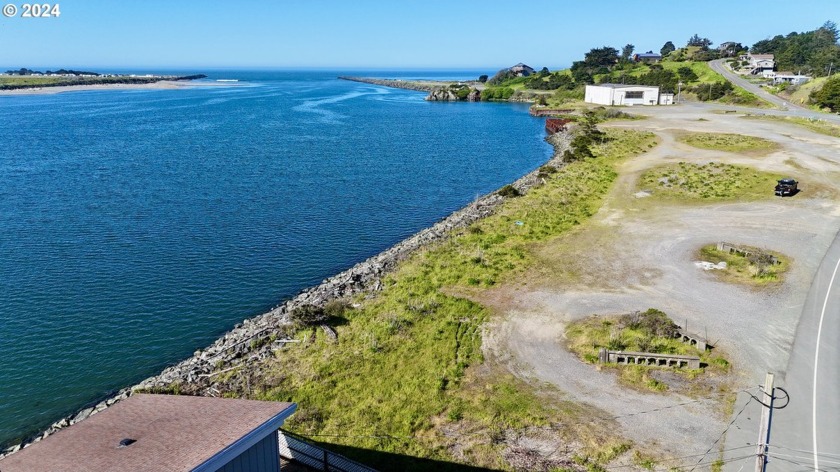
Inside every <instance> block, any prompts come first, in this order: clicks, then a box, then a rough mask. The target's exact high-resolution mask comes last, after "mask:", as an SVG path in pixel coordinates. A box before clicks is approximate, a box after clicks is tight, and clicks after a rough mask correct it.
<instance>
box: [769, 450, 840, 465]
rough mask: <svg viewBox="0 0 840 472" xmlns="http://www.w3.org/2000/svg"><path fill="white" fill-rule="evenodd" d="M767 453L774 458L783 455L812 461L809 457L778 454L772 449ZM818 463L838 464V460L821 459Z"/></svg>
mask: <svg viewBox="0 0 840 472" xmlns="http://www.w3.org/2000/svg"><path fill="white" fill-rule="evenodd" d="M767 455H768V456H769V457H775V458H779V459H780V458H783V457H784V458H788V459H799V460H804V461H811V462H813V460H812V458H811V457H802V456H791V455H787V454H779V453H778V452H772V451H768V452H767ZM820 463H826V464H831V465H840V462H835V461H829V460H821V461H820Z"/></svg>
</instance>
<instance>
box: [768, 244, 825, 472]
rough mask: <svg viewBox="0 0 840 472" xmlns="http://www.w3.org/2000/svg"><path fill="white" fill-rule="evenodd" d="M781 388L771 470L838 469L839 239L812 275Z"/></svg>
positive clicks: (775, 418)
mask: <svg viewBox="0 0 840 472" xmlns="http://www.w3.org/2000/svg"><path fill="white" fill-rule="evenodd" d="M780 384H781V385H782V386H783V387H784V388H785V389H786V390H787V391H788V392H789V393H790V397H791V402H790V405H789V406H788V407H787V408H785V409H782V410H776V412H775V415H774V421H773V427H772V433H773V434H772V436H771V438H770V444H771V447H770V451H771V452H770V453H771V454H773V455H776V458H775V459H773V463H774V465H773V468H772V470H805V469H808V470H832V471H840V235H838V236H837V237H836V238H835V240H834V242H833V243H832V245H831V247H830V248H829V250H828V252H827V253H826V255H825V258H824V259H823V262H822V264H821V265H820V268H819V271H818V272H817V275H816V277H814V282H813V284H812V285H811V290H810V292H809V294H808V298H807V300H806V302H805V306H804V308H803V310H802V317H801V318H800V320H799V326H798V327H797V330H796V338H795V340H794V344H793V350H792V352H791V356H790V361H789V363H788V367H787V373H786V374H785V375H784V376H783V378H782V379H781V382H780ZM777 395H782V393H780V392H778V391H777ZM790 456H796V458H795V459H793V458H791V457H790ZM786 460H787V461H792V462H786ZM794 462H795V463H797V464H798V465H797V464H794Z"/></svg>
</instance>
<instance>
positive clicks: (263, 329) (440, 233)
mask: <svg viewBox="0 0 840 472" xmlns="http://www.w3.org/2000/svg"><path fill="white" fill-rule="evenodd" d="M547 141H548V142H549V143H550V144H552V145H553V147H554V154H553V156H552V157H551V158H550V159H549V161H548V162H547V163H546V165H548V166H553V167H560V166H562V165H563V161H562V156H563V153H564V151H566V150H567V149H569V147H570V141H571V135H570V134H569V133H567V132H560V133H556V134H554V135H551V136H549V137H548V138H547ZM538 173H539V170H534V171H532V172H530V173H529V174H527V175H525V176H523V177H521V178H519V179H518V180H516V181H515V182H513V183H512V184H511V185H512V186H513V187H514V188H516V189H517V190H519V191H520V192H521V193H527V192H528V190H529V189H531V188H533V187H535V186H537V185H539V184H540V182H541V179H540V177H539V176H538ZM507 198H510V197H503V196H501V195H499V194H498V193H497V192H493V193H490V194H487V195H484V196H482V197H480V198H478V199H476V200H475V201H473V202H472V203H470V204H469V205H467V206H466V207H464V208H462V209H460V210H458V211H456V212H454V213H452V214H451V215H449V216H447V217H445V218H443V219H442V220H440V221H439V222H437V223H436V224H434V225H433V226H431V227H429V228H426V229H423V230H421V231H419V232H418V233H416V234H414V235H413V236H410V237H408V238H406V239H405V240H403V241H401V242H399V243H397V244H396V245H394V246H393V247H391V248H389V249H387V250H385V251H383V252H381V253H379V254H377V255H375V256H373V257H370V258H368V259H366V260H365V261H362V262H360V263H358V264H356V265H354V266H353V267H351V268H349V269H347V270H345V271H343V272H341V273H339V274H337V275H335V276H333V277H330V278H327V279H325V280H324V281H323V282H322V283H321V284H320V285H317V286H315V287H312V288H309V289H306V290H303V291H302V292H301V293H299V294H298V295H296V296H295V297H293V298H291V299H290V300H288V301H286V302H285V303H283V304H281V305H279V306H277V307H275V308H273V309H271V310H270V311H268V312H267V313H264V314H262V315H260V316H257V317H254V318H251V319H247V320H245V321H243V322H242V323H239V324H237V325H236V326H235V327H234V328H233V329H232V330H231V331H229V332H228V333H226V334H225V335H223V336H222V337H221V338H219V339H217V340H216V341H215V342H214V343H213V344H212V345H210V346H208V347H207V348H205V349H201V350H198V351H196V352H195V353H194V354H193V356H192V357H189V358H188V359H185V360H183V361H181V362H179V363H177V364H175V365H172V366H170V367H167V368H166V369H164V370H163V371H162V372H161V373H160V374H158V375H155V376H153V377H149V378H147V379H145V380H143V381H141V382H140V383H138V384H136V385H134V386H131V387H126V388H123V389H121V390H120V391H118V392H115V393H114V394H113V395H111V396H109V397H108V398H106V399H104V400H101V401H99V402H97V403H92V404H88V405H86V406H85V408H83V409H81V410H80V411H77V412H76V413H74V414H72V415H70V416H68V417H65V418H62V419H61V420H59V421H56V422H55V423H53V424H52V425H51V426H50V427H48V428H47V429H45V430H43V431H41V432H39V433H37V434H35V435H33V436H30V437H29V438H27V439H26V440H24V441H22V442H21V443H20V444H18V445H15V446H14V447H11V448H9V449H6V450H4V451H2V452H0V457H3V456H4V455H8V454H11V453H14V452H16V451H17V450H19V449H21V448H22V447H26V446H27V445H28V444H32V443H35V442H39V441H41V440H42V439H44V438H46V437H48V436H50V435H52V434H54V433H55V432H57V431H59V430H61V429H63V428H65V427H67V426H70V425H72V424H75V423H77V422H79V421H82V420H84V419H86V418H88V417H89V416H91V415H94V414H97V413H98V412H100V411H103V410H105V409H106V408H108V407H110V406H111V405H113V404H115V403H117V402H119V401H121V400H123V399H125V398H127V397H129V396H130V395H131V394H132V393H134V392H151V393H182V394H192V395H203V396H217V395H219V392H220V389H219V388H217V387H218V386H219V380H218V379H219V378H220V377H223V376H222V375H221V374H223V373H225V372H228V371H230V370H232V369H235V368H238V367H241V368H243V369H249V368H251V367H250V366H251V365H253V364H255V363H257V362H258V361H260V360H262V359H265V358H267V357H269V356H274V355H282V352H283V350H285V349H294V348H295V346H297V344H295V343H286V342H285V341H288V340H289V338H290V337H291V336H292V335H293V333H294V323H293V322H292V320H291V317H290V314H291V313H292V311H294V310H295V308H297V307H300V306H303V305H315V306H319V307H323V306H324V305H326V304H327V303H328V302H330V301H333V300H337V299H350V298H351V297H353V296H356V295H360V294H368V295H372V294H375V293H376V292H378V291H380V290H381V289H382V283H383V277H384V276H385V275H386V274H388V273H390V272H392V271H393V270H394V269H396V267H397V266H398V264H399V263H400V262H401V261H403V260H405V259H407V258H408V257H409V256H411V255H412V254H413V253H414V252H416V251H418V250H421V249H423V248H425V247H428V246H429V245H433V244H436V243H438V242H441V241H444V240H445V239H446V238H448V237H449V235H450V234H451V233H452V232H453V231H455V230H458V229H461V228H465V227H467V226H469V225H470V224H472V223H474V222H476V221H478V220H480V219H482V218H485V217H487V216H490V215H492V214H493V213H494V212H495V211H496V210H497V209H498V208H499V207H500V206H501V205H502V204H503V203H504V202H505V200H507ZM339 334H340V333H339ZM337 342H341V339H340V338H339V339H338V340H337Z"/></svg>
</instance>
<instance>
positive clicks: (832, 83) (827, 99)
mask: <svg viewBox="0 0 840 472" xmlns="http://www.w3.org/2000/svg"><path fill="white" fill-rule="evenodd" d="M811 101H813V102H814V103H815V104H816V105H818V106H820V107H822V108H828V109H829V110H831V111H833V112H838V111H840V77H833V78H831V79H828V80H827V81H826V83H825V84H824V85H823V86H822V88H821V89H819V90H815V91H813V92H811Z"/></svg>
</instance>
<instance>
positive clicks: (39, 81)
mask: <svg viewBox="0 0 840 472" xmlns="http://www.w3.org/2000/svg"><path fill="white" fill-rule="evenodd" d="M68 80H69V79H67V78H65V77H30V76H8V75H5V76H2V75H0V85H15V86H19V85H23V86H33V87H34V86H38V85H50V84H58V83H62V82H67V81H68Z"/></svg>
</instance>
